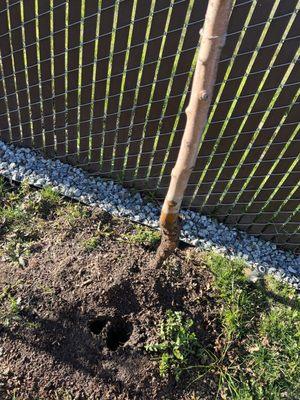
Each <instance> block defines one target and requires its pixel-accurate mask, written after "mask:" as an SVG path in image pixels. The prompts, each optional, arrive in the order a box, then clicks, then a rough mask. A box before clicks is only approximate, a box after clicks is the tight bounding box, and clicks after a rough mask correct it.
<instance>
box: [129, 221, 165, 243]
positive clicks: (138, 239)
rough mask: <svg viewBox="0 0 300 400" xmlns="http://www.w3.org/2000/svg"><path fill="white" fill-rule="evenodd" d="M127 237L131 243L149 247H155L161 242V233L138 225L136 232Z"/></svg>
mask: <svg viewBox="0 0 300 400" xmlns="http://www.w3.org/2000/svg"><path fill="white" fill-rule="evenodd" d="M123 236H126V239H128V241H129V242H131V243H137V244H141V245H145V246H149V247H153V246H155V245H156V244H157V243H158V242H159V240H160V233H159V232H158V231H154V230H151V229H149V228H146V227H144V226H141V225H137V226H136V227H135V228H134V231H133V232H132V233H130V234H126V235H123Z"/></svg>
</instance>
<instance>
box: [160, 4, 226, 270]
mask: <svg viewBox="0 0 300 400" xmlns="http://www.w3.org/2000/svg"><path fill="white" fill-rule="evenodd" d="M231 7H232V0H209V3H208V7H207V11H206V15H205V21H204V26H203V29H201V31H200V40H201V42H200V49H199V53H198V59H197V65H196V69H195V73H194V77H193V84H192V90H191V96H190V101H189V105H188V106H187V108H186V110H185V113H186V126H185V130H184V134H183V137H182V141H181V146H180V150H179V154H178V158H177V161H176V164H175V167H174V168H173V170H172V174H171V182H170V185H169V189H168V193H167V195H166V198H165V201H164V204H163V207H162V211H161V216H160V227H161V233H162V239H161V244H160V246H159V248H158V250H157V253H156V257H155V260H154V266H155V267H160V266H161V265H162V263H163V262H164V260H165V259H166V258H167V257H168V256H169V255H170V254H171V253H172V252H173V251H174V250H175V248H176V247H177V244H178V241H179V234H180V226H179V217H178V214H179V210H180V207H181V203H182V199H183V195H184V191H185V189H186V186H187V183H188V180H189V178H190V175H191V172H192V170H193V168H194V166H195V163H196V159H197V154H198V149H199V144H200V140H201V134H202V132H203V129H204V127H205V124H206V121H207V115H208V110H209V106H210V103H211V99H212V95H213V87H214V83H215V80H216V75H217V66H218V62H219V59H220V54H221V50H222V47H223V46H224V44H225V37H226V31H227V26H228V21H229V16H230V11H231Z"/></svg>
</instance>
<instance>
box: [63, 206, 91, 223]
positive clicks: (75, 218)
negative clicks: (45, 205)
mask: <svg viewBox="0 0 300 400" xmlns="http://www.w3.org/2000/svg"><path fill="white" fill-rule="evenodd" d="M57 214H58V216H60V217H63V219H64V220H65V221H66V223H67V224H68V225H69V227H70V228H75V227H76V226H78V224H79V223H80V222H81V221H82V220H83V219H85V218H87V217H88V215H89V213H88V210H87V209H86V208H85V207H83V206H82V205H81V204H78V203H69V204H67V205H66V206H65V207H61V208H60V209H59V210H58V212H57Z"/></svg>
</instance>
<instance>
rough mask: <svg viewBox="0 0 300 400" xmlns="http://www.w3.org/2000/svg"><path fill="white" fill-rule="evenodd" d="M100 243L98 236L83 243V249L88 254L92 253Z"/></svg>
mask: <svg viewBox="0 0 300 400" xmlns="http://www.w3.org/2000/svg"><path fill="white" fill-rule="evenodd" d="M99 243H100V238H99V237H97V236H93V237H91V238H89V239H87V240H85V241H84V242H83V248H84V250H85V251H87V252H92V251H93V250H95V249H96V248H97V247H98V246H99Z"/></svg>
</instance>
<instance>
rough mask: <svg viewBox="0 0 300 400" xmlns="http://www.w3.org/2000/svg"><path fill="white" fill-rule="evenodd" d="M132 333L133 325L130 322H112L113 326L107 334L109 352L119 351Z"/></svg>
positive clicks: (120, 320) (118, 320)
mask: <svg viewBox="0 0 300 400" xmlns="http://www.w3.org/2000/svg"><path fill="white" fill-rule="evenodd" d="M131 333H132V325H131V323H130V322H127V321H124V320H123V319H121V318H118V319H115V320H114V321H112V324H111V326H110V328H109V329H108V332H107V339H106V344H107V347H108V348H109V350H113V351H114V350H117V348H118V347H119V346H123V344H125V343H126V342H127V341H128V340H129V338H130V335H131Z"/></svg>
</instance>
